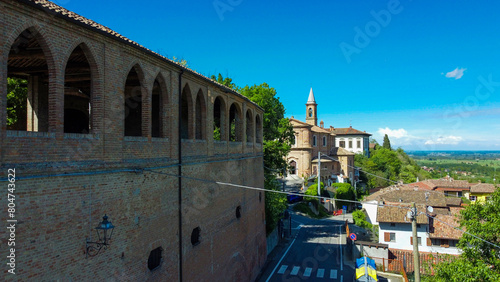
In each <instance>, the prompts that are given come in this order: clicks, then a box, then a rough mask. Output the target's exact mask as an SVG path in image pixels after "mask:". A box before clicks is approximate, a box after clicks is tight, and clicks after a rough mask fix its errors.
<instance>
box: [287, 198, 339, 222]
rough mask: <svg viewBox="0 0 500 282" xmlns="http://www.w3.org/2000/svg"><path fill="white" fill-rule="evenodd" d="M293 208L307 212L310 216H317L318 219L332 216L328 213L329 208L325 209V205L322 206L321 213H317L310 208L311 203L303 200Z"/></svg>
mask: <svg viewBox="0 0 500 282" xmlns="http://www.w3.org/2000/svg"><path fill="white" fill-rule="evenodd" d="M313 205H314V203H313ZM293 210H294V211H296V212H301V213H303V214H306V215H307V216H309V217H312V218H317V219H321V218H325V217H329V216H330V215H329V214H328V212H327V210H326V209H325V207H323V206H320V209H319V214H318V215H316V214H315V213H314V212H313V211H312V210H311V209H310V208H309V203H308V202H301V203H298V204H296V205H295V206H293Z"/></svg>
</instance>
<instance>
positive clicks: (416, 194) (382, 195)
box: [366, 186, 446, 207]
mask: <svg viewBox="0 0 500 282" xmlns="http://www.w3.org/2000/svg"><path fill="white" fill-rule="evenodd" d="M366 200H367V201H372V200H376V201H379V200H382V201H384V202H390V203H411V202H415V203H416V204H425V205H428V206H433V207H446V200H445V196H444V194H443V193H439V192H431V191H426V190H414V189H409V187H404V186H403V187H397V188H394V187H390V188H386V189H383V190H380V191H378V192H376V193H375V194H372V195H370V196H368V197H366Z"/></svg>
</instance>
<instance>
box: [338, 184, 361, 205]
mask: <svg viewBox="0 0 500 282" xmlns="http://www.w3.org/2000/svg"><path fill="white" fill-rule="evenodd" d="M332 186H333V187H337V190H335V199H337V206H341V205H350V204H351V202H344V201H341V200H350V201H354V200H355V199H356V195H355V193H354V188H353V187H352V186H351V184H349V183H333V184H332Z"/></svg>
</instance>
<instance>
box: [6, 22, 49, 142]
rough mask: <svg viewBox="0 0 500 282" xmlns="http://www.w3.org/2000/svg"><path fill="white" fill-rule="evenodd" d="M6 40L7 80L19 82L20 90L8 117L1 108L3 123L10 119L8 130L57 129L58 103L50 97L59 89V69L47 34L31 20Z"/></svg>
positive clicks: (8, 110)
mask: <svg viewBox="0 0 500 282" xmlns="http://www.w3.org/2000/svg"><path fill="white" fill-rule="evenodd" d="M7 42H9V43H10V44H9V43H7V44H6V46H5V48H4V50H5V53H4V54H7V58H6V60H5V61H6V62H7V64H6V70H5V71H6V73H7V76H6V77H7V81H6V82H7V84H9V83H10V84H11V85H12V84H14V85H16V86H15V87H16V89H18V91H16V95H15V96H14V98H13V99H12V100H11V103H10V104H11V105H12V104H13V105H14V106H13V107H12V108H10V107H9V109H7V113H6V115H5V116H3V111H2V114H1V115H0V116H2V117H3V118H2V123H3V122H7V126H6V128H7V129H8V130H22V131H40V132H48V131H49V129H50V130H51V131H55V130H56V126H57V122H56V121H57V120H58V118H57V117H58V115H57V111H56V106H57V103H56V99H51V98H50V97H54V96H55V95H56V92H57V89H56V87H55V86H56V84H55V80H56V73H57V72H56V67H55V64H54V58H53V56H52V51H51V48H50V46H49V44H48V43H47V42H48V41H47V36H46V34H44V33H43V31H42V29H41V28H40V27H38V25H32V24H29V23H28V24H26V25H24V26H23V27H19V28H18V29H16V30H15V31H14V32H13V33H12V35H11V36H10V39H9V40H7ZM6 92H7V91H5V93H6ZM2 100H5V101H6V104H9V103H8V101H7V99H2ZM5 108H6V107H4V106H2V109H5Z"/></svg>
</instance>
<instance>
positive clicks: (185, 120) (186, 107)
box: [181, 86, 191, 139]
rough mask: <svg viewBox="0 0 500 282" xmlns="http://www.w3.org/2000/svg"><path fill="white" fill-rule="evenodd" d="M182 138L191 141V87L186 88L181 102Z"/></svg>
mask: <svg viewBox="0 0 500 282" xmlns="http://www.w3.org/2000/svg"><path fill="white" fill-rule="evenodd" d="M181 108H182V109H181V138H182V139H189V138H190V135H191V134H190V133H191V130H190V128H191V114H190V113H191V92H190V91H189V86H186V87H184V90H183V91H182V102H181Z"/></svg>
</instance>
